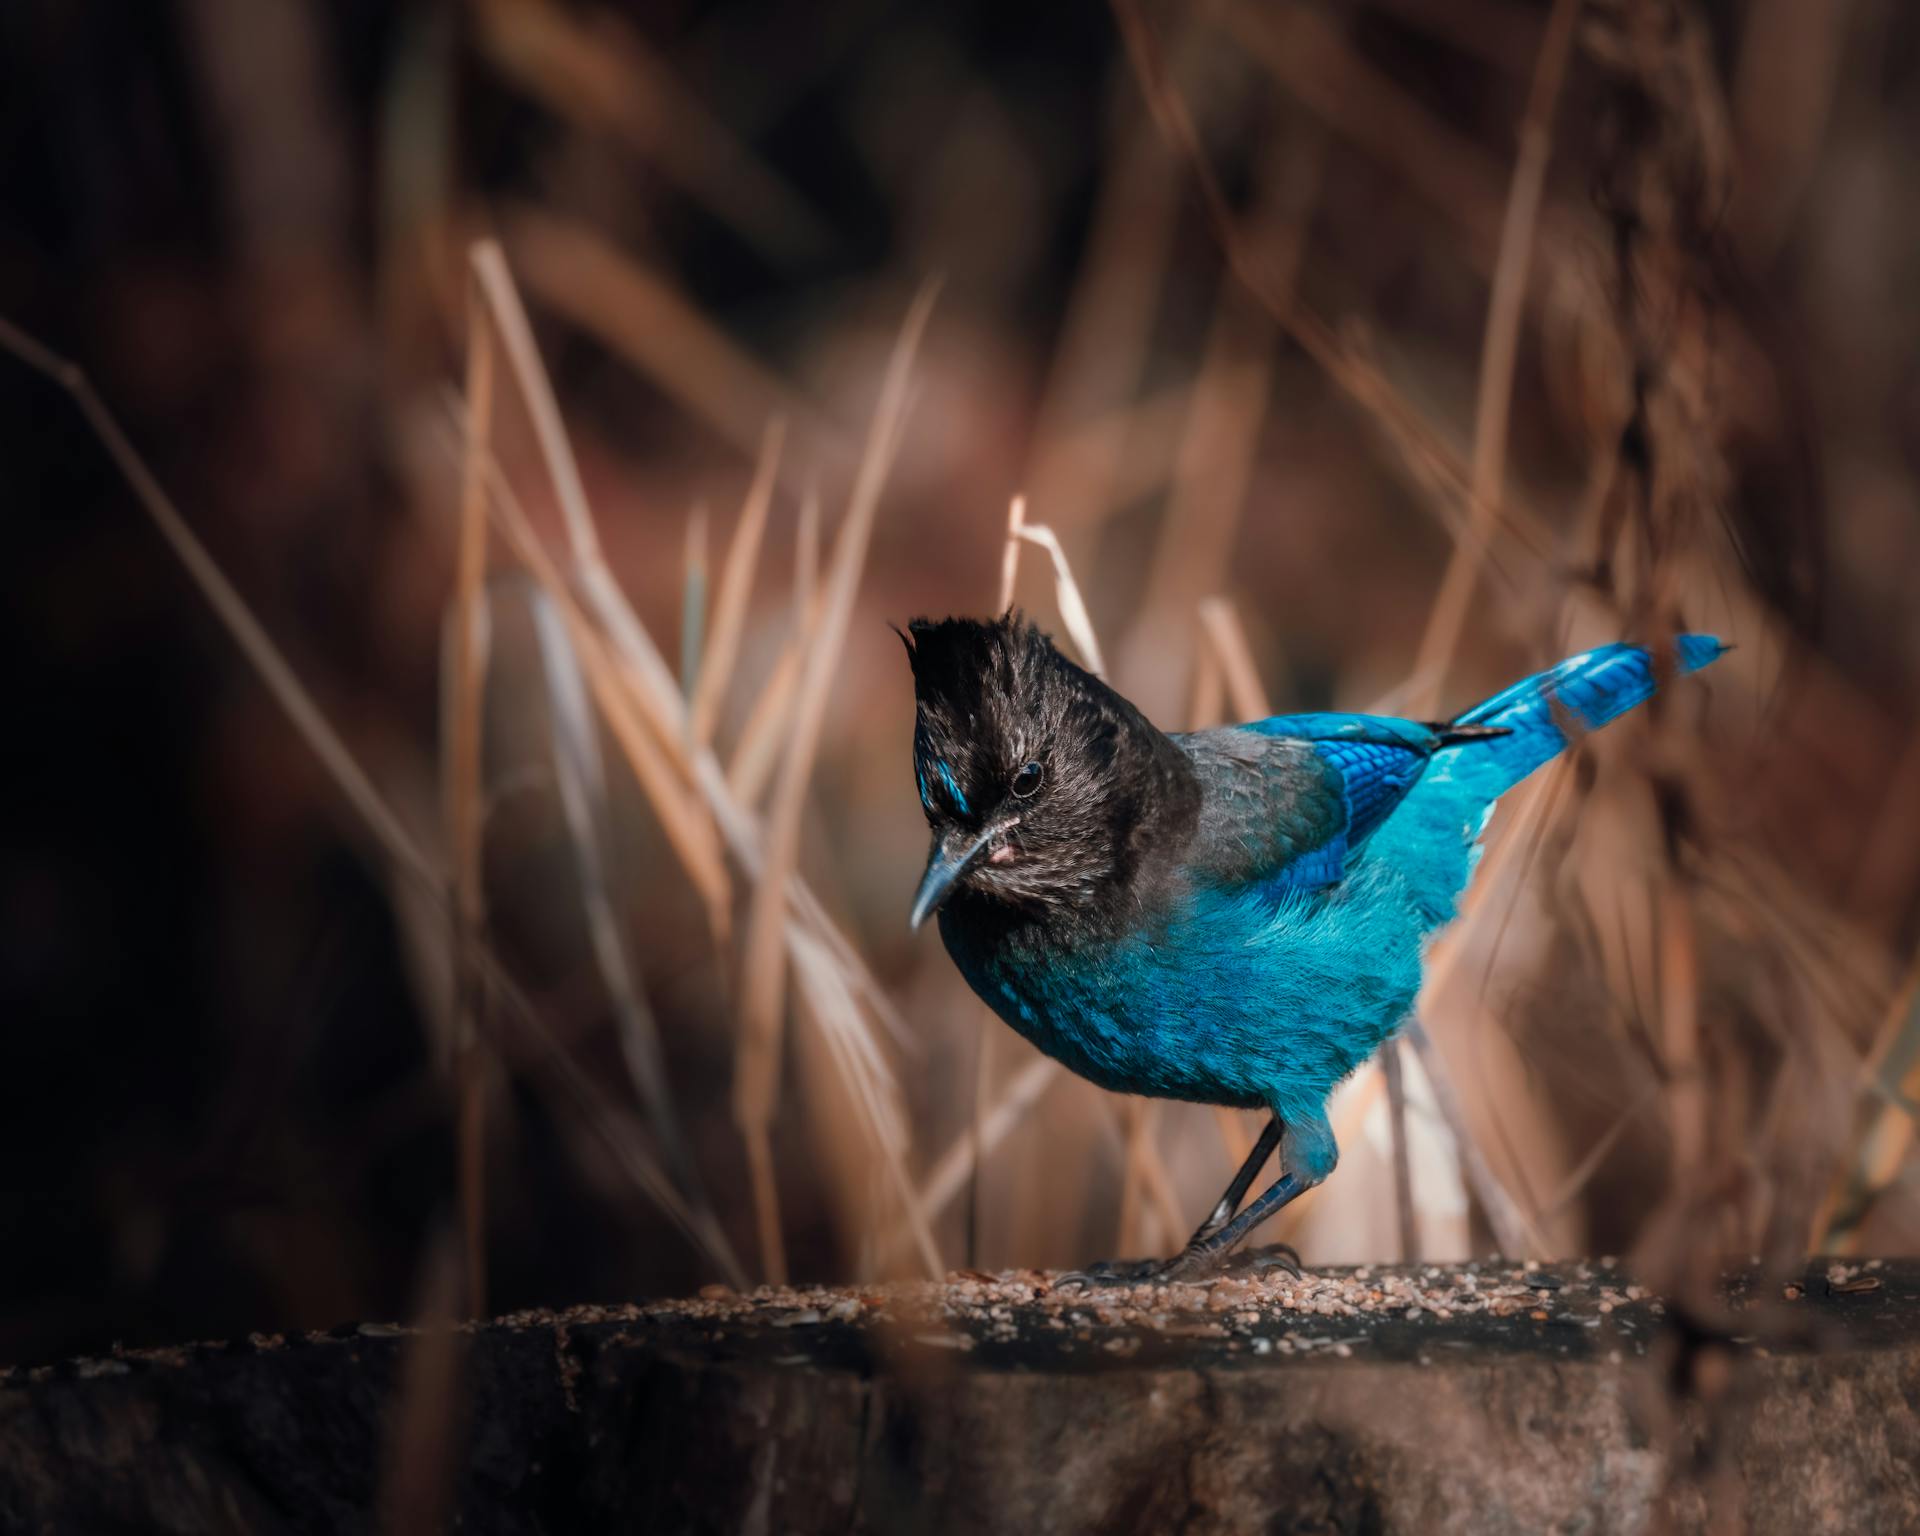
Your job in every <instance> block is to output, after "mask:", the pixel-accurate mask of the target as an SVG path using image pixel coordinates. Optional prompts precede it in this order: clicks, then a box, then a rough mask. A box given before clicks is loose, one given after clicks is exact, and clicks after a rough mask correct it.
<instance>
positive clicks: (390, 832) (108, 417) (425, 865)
mask: <svg viewBox="0 0 1920 1536" xmlns="http://www.w3.org/2000/svg"><path fill="white" fill-rule="evenodd" d="M0 348H3V349H5V350H6V351H8V352H10V353H12V354H13V355H14V356H15V357H18V358H19V359H20V360H21V361H22V362H23V363H25V364H26V365H27V366H28V367H29V368H32V369H33V370H34V371H35V372H37V373H40V374H42V375H44V376H45V377H46V378H47V379H49V380H50V381H51V382H53V383H54V384H56V385H58V386H59V387H60V388H61V389H62V390H63V391H65V392H66V393H67V394H68V395H69V396H70V397H71V398H72V399H73V401H74V404H75V405H76V407H77V408H78V409H79V411H80V413H81V415H82V416H83V417H84V418H85V419H86V421H87V424H88V426H89V427H90V428H91V429H92V430H93V432H94V435H95V436H96V437H97V438H98V439H99V440H100V443H101V446H102V447H103V448H105V449H106V452H107V455H108V457H109V458H111V459H112V460H113V463H114V467H115V468H116V469H117V470H118V471H119V472H120V474H121V476H122V478H124V479H125V480H126V482H127V485H128V487H129V488H130V489H131V490H132V491H133V494H134V499H135V501H136V502H138V504H139V506H140V509H141V510H142V511H143V512H144V513H146V515H147V517H148V519H149V520H150V521H151V522H152V523H153V525H154V527H155V528H156V529H157V530H158V531H159V533H160V536H161V537H162V538H163V539H164V540H165V541H166V543H167V545H168V547H169V548H170V549H171V550H172V551H173V553H174V555H175V557H176V558H177V559H178V560H179V561H180V564H181V566H182V567H183V568H184V569H185V571H186V572H187V575H188V578H189V579H190V580H191V581H192V582H193V584H194V586H195V587H196V589H198V591H199V592H200V594H201V596H202V597H203V598H204V599H205V600H206V603H207V606H208V607H209V608H211V609H212V610H213V613H214V616H215V617H216V618H217V619H218V620H219V621H220V623H221V625H222V627H224V628H225V629H226V631H227V633H228V635H229V636H230V637H231V638H232V639H233V642H234V644H235V645H236V646H237V647H238V648H239V650H240V652H241V654H242V655H243V656H244V657H245V658H246V660H247V662H248V664H249V665H250V666H251V667H252V668H253V669H254V672H255V674H256V675H257V676H258V677H259V678H260V680H261V682H262V683H263V684H264V685H265V686H266V688H267V691H268V692H269V693H270V694H271V695H272V696H273V700H274V702H275V703H276V704H277V705H279V707H280V709H281V711H282V712H283V713H284V714H285V715H286V716H287V719H288V721H289V722H290V723H291V724H292V725H293V727H294V729H295V730H296V731H297V732H298V734H299V735H300V738H301V739H302V740H303V741H304V742H305V743H306V745H307V747H308V749H309V750H310V751H311V752H312V753H313V754H314V756H315V757H316V758H317V759H318V760H319V762H320V764H321V766H322V767H323V768H324V769H325V770H326V772H327V775H328V777H329V778H330V779H332V781H333V783H334V786H335V788H337V789H338V790H339V791H340V793H341V795H342V797H343V798H344V799H345V800H346V801H347V803H348V805H349V806H351V807H352V809H353V811H354V814H355V815H356V816H357V817H358V818H359V820H360V822H361V824H362V825H363V826H364V827H365V828H366V830H367V832H368V833H369V834H370V835H371V836H372V838H373V841H374V843H375V844H376V845H377V846H378V848H379V850H380V852H381V854H382V855H383V856H384V857H385V859H386V861H387V864H388V867H389V868H390V869H392V870H393V871H394V872H395V874H396V875H398V876H399V877H401V879H402V881H403V882H404V883H405V884H406V885H407V887H408V888H410V889H411V890H413V891H415V892H417V893H418V894H419V895H420V896H421V897H423V898H424V899H425V900H426V901H427V902H428V903H429V904H430V905H431V906H432V908H433V909H434V910H436V911H438V912H440V913H443V914H445V917H446V920H447V921H448V922H449V923H451V921H452V910H451V891H452V883H453V882H452V876H451V873H450V872H449V871H447V870H444V869H441V868H440V867H439V866H438V865H437V863H436V861H435V860H433V859H432V858H431V857H429V856H428V854H427V853H426V852H425V851H424V850H423V849H422V848H421V847H420V845H419V844H418V843H417V842H416V841H415V840H414V838H413V836H412V834H411V833H409V832H408V831H407V830H406V828H405V827H404V826H403V825H402V824H401V822H400V819H399V818H398V817H397V816H396V815H395V814H394V812H393V809H392V807H391V806H389V805H388V804H387V801H386V799H385V797H384V796H383V795H381V793H380V792H379V790H377V789H376V788H375V787H374V785H373V781H372V780H371V779H369V778H368V777H367V773H366V770H365V769H364V768H362V767H361V766H360V763H359V761H358V759H356V758H355V757H354V755H353V753H352V751H351V750H350V749H349V748H348V747H347V745H346V743H345V742H344V741H343V740H342V739H341V738H340V735H339V733H338V732H337V731H336V730H334V728H333V725H332V722H330V721H329V720H328V719H327V717H326V716H325V714H324V713H322V711H321V710H320V707H319V705H318V704H317V703H315V701H314V699H313V696H312V695H311V694H310V693H308V692H307V689H306V686H305V685H304V684H303V683H302V682H301V681H300V679H299V677H298V675H297V674H296V673H295V672H294V670H293V668H292V667H291V666H289V665H288V663H287V659H286V657H285V656H284V655H283V654H282V653H281V651H280V648H279V647H278V646H277V645H275V644H274V642H273V640H272V639H271V638H270V637H269V636H268V634H267V632H266V631H265V630H264V629H263V628H262V627H261V625H260V621H259V620H258V619H257V618H256V617H255V616H254V614H253V611H252V610H251V609H250V608H248V607H247V604H246V601H245V599H243V598H242V597H241V596H240V594H239V593H238V592H237V591H236V590H235V589H234V587H233V584H232V583H231V582H230V581H228V580H227V578H226V575H225V573H223V572H222V571H221V570H220V568H219V566H218V565H217V564H216V563H215V562H214V560H213V557H212V556H211V555H209V554H208V553H207V550H206V546H205V545H203V544H202V543H201V542H200V540H199V538H198V537H197V536H196V535H195V534H194V533H193V531H192V529H190V528H189V527H188V526H187V523H186V520H185V519H184V518H182V517H181V515H180V512H179V509H178V508H177V507H176V506H175V505H174V504H173V500H172V498H171V497H169V496H168V495H167V493H166V491H165V489H164V488H163V487H162V486H161V485H160V482H159V481H158V480H156V479H155V478H154V476H153V471H152V470H151V469H150V468H149V467H148V466H147V462H146V460H145V459H144V458H142V457H141V455H140V453H139V451H138V450H137V449H135V448H134V446H133V444H132V443H131V442H129V441H128V439H127V436H126V433H125V432H124V431H122V430H121V427H120V424H119V421H118V420H117V419H116V418H115V417H114V415H113V413H112V412H111V411H109V410H108V409H107V407H106V405H105V404H104V403H103V402H102V401H101V399H100V397H99V395H98V394H97V393H96V392H95V391H94V388H93V386H92V385H91V384H90V383H89V382H88V381H87V378H86V375H85V374H84V373H82V372H81V370H80V369H79V368H78V367H76V366H75V365H74V364H73V363H71V362H69V361H68V360H67V359H65V358H63V357H60V356H58V355H57V354H55V353H53V352H50V351H48V350H47V348H45V347H44V346H42V345H41V344H40V343H39V342H38V341H36V340H34V339H33V338H32V337H31V336H28V335H27V334H26V333H25V332H23V331H21V330H20V329H19V328H18V327H16V326H14V325H13V324H12V323H11V322H9V321H7V320H5V319H0ZM478 963H479V969H480V970H481V972H482V975H483V978H484V980H485V982H486V985H487V986H488V988H489V989H490V990H491V991H492V993H493V995H494V996H495V997H497V998H498V999H499V1000H500V1001H501V1003H502V1004H503V1006H504V1008H505V1011H506V1012H507V1013H508V1015H509V1016H510V1017H512V1018H513V1019H514V1021H515V1022H516V1023H518V1024H519V1025H521V1026H522V1027H523V1028H524V1029H525V1030H526V1032H527V1035H528V1038H529V1039H531V1040H532V1041H533V1042H534V1043H535V1044H537V1045H538V1046H539V1047H540V1048H541V1049H542V1051H543V1052H544V1054H545V1058H546V1061H547V1063H548V1066H549V1068H550V1070H551V1071H552V1074H553V1082H554V1084H555V1086H557V1087H558V1088H559V1089H560V1090H561V1091H562V1092H563V1093H565V1094H566V1095H567V1097H568V1098H569V1100H570V1101H571V1106H572V1108H573V1110H574V1111H575V1112H577V1114H578V1116H579V1117H580V1118H581V1119H582V1120H584V1121H585V1122H586V1123H587V1124H589V1125H591V1126H592V1127H593V1128H594V1129H595V1131H597V1132H598V1133H599V1134H600V1135H601V1136H602V1138H603V1139H604V1140H605V1142H606V1144H607V1146H608V1149H609V1150H610V1151H611V1152H612V1153H613V1154H614V1156H615V1158H616V1159H617V1160H618V1162H619V1163H620V1165H621V1166H622V1168H623V1169H624V1170H625V1171H626V1172H627V1173H628V1175H629V1176H630V1177H631V1178H632V1179H633V1180H634V1182H635V1184H636V1185H637V1186H638V1187H639V1188H640V1189H641V1190H642V1191H644V1192H645V1193H646V1194H647V1195H648V1196H649V1198H651V1199H652V1200H654V1201H655V1203H656V1204H657V1205H658V1206H659V1207H660V1209H661V1210H662V1211H663V1212H664V1213H665V1214H666V1215H667V1216H668V1217H669V1218H670V1219H672V1220H673V1222H674V1223H675V1225H676V1226H678V1227H679V1228H680V1230H681V1231H682V1232H683V1233H685V1234H686V1236H687V1238H688V1240H689V1241H690V1242H692V1243H694V1244H695V1245H696V1246H699V1247H700V1248H701V1250H702V1252H703V1253H704V1254H705V1255H706V1256H707V1257H708V1258H710V1259H711V1260H712V1261H713V1262H714V1264H715V1267H716V1268H718V1269H719V1270H720V1271H721V1272H722V1273H723V1274H725V1275H727V1277H728V1278H729V1279H730V1280H733V1281H734V1282H735V1283H736V1284H738V1283H740V1282H741V1280H742V1278H743V1277H742V1276H741V1274H740V1269H739V1266H738V1265H737V1264H736V1263H734V1262H733V1260H732V1257H731V1255H730V1254H727V1253H725V1252H724V1251H715V1250H714V1249H712V1248H710V1247H708V1246H707V1245H706V1243H705V1241H704V1239H703V1238H702V1237H701V1235H700V1234H699V1233H698V1232H696V1231H695V1230H694V1228H693V1227H692V1226H691V1224H690V1223H689V1222H688V1220H687V1213H686V1210H685V1207H684V1206H683V1205H682V1204H681V1202H680V1200H679V1198H678V1196H677V1195H676V1194H675V1192H674V1190H673V1187H672V1185H671V1183H670V1182H669V1181H668V1180H667V1179H666V1178H665V1176H664V1175H663V1174H661V1172H660V1170H659V1168H658V1167H657V1165H655V1164H654V1163H653V1161H652V1159H651V1158H650V1156H649V1155H648V1154H647V1152H646V1150H645V1148H644V1147H643V1146H641V1145H640V1144H639V1143H638V1142H636V1141H635V1140H634V1138H633V1137H632V1136H630V1135H625V1134H623V1132H622V1128H621V1126H620V1125H619V1123H618V1117H617V1115H616V1114H615V1113H614V1112H613V1111H612V1110H611V1109H610V1107H609V1106H608V1104H607V1102H606V1099H605V1097H604V1095H602V1094H601V1093H600V1092H599V1090H598V1088H597V1087H596V1086H595V1085H594V1084H593V1083H592V1082H591V1081H590V1080H588V1079H587V1078H586V1077H585V1076H584V1075H583V1074H582V1073H581V1072H580V1069H579V1067H578V1066H577V1065H576V1064H575V1063H574V1062H573V1060H572V1059H571V1058H570V1057H569V1056H567V1054H566V1053H565V1051H564V1050H562V1049H561V1048H560V1046H559V1045H558V1044H557V1042H555V1040H554V1039H553V1037H552V1035H551V1033H550V1032H549V1031H548V1030H547V1029H546V1027H545V1025H544V1023H543V1022H542V1021H541V1019H540V1017H539V1015H538V1014H537V1013H535V1012H534V1010H533V1008H532V1006H531V1005H530V1004H529V1003H528V1001H527V999H526V997H525V995H524V994H523V993H522V992H521V991H520V989H519V988H518V987H517V986H516V985H515V984H514V982H513V980H512V978H511V977H510V976H508V975H507V974H506V972H505V970H504V969H503V968H502V967H501V966H500V963H499V962H498V960H496V959H495V958H494V956H493V954H492V952H491V951H490V950H488V949H486V948H484V947H483V948H482V949H481V950H480V952H479V961H478Z"/></svg>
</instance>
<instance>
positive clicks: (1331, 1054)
mask: <svg viewBox="0 0 1920 1536" xmlns="http://www.w3.org/2000/svg"><path fill="white" fill-rule="evenodd" d="M1329 914H1331V915H1329ZM1356 917H1364V918H1365V919H1366V920H1365V921H1360V922H1356V921H1355V919H1356ZM1281 919H1284V920H1281ZM942 931H943V933H946V935H947V947H948V949H949V951H950V952H951V953H952V955H953V958H954V960H955V962H956V964H957V965H958V966H959V968H960V970H961V972H962V974H964V975H965V976H966V978H967V980H968V982H969V983H970V984H971V985H972V986H973V988H974V990H975V991H976V992H978V993H979V994H980V996H981V997H982V998H983V999H985V1001H986V1002H987V1003H988V1005H989V1006H991V1007H992V1008H993V1010H994V1011H995V1012H996V1013H998V1014H999V1015H1000V1017H1001V1018H1002V1019H1004V1020H1005V1021H1006V1022H1007V1023H1008V1024H1009V1025H1011V1026H1012V1027H1013V1028H1014V1029H1016V1030H1018V1031H1019V1032H1020V1033H1021V1034H1022V1035H1025V1036H1026V1037H1027V1039H1029V1040H1031V1041H1032V1042H1033V1043H1034V1044H1035V1045H1036V1046H1038V1047H1039V1048H1040V1049H1041V1050H1043V1051H1045V1052H1046V1053H1047V1054H1048V1055H1050V1056H1052V1057H1054V1058H1056V1059H1057V1060H1059V1061H1060V1062H1062V1063H1064V1064H1065V1065H1066V1066H1068V1067H1070V1068H1071V1069H1072V1070H1073V1071H1075V1072H1077V1073H1079V1074H1080V1075H1081V1076H1082V1077H1085V1078H1088V1079H1090V1080H1092V1081H1093V1082H1095V1083H1098V1084H1100V1085H1101V1086H1102V1087H1105V1088H1109V1089H1112V1090H1114V1091H1116V1092H1120V1093H1139V1094H1147V1095H1151V1096H1154V1097H1160V1098H1174V1099H1187V1100H1194V1101H1198V1102H1201V1103H1211V1104H1229V1105H1236V1106H1241V1107H1246V1108H1259V1107H1269V1108H1273V1109H1277V1110H1279V1111H1280V1112H1281V1113H1282V1114H1283V1115H1285V1114H1286V1113H1287V1112H1288V1110H1289V1109H1290V1108H1295V1109H1317V1108H1318V1106H1319V1104H1320V1103H1321V1102H1323V1101H1324V1099H1325V1096H1326V1094H1327V1093H1328V1092H1329V1091H1330V1090H1331V1089H1332V1088H1333V1087H1334V1085H1335V1084H1337V1083H1338V1082H1339V1081H1340V1080H1341V1079H1342V1078H1344V1077H1345V1076H1347V1074H1348V1073H1350V1072H1351V1071H1353V1069H1354V1068H1355V1067H1357V1066H1358V1065H1359V1064H1360V1063H1361V1062H1363V1061H1365V1060H1366V1059H1367V1057H1368V1056H1370V1055H1371V1054H1372V1053H1373V1051H1374V1050H1375V1049H1376V1048H1377V1047H1378V1045H1379V1044H1380V1042H1381V1041H1382V1040H1384V1039H1385V1038H1386V1037H1387V1036H1388V1035H1389V1034H1391V1033H1392V1031H1393V1030H1394V1028H1395V1027H1396V1026H1397V1025H1398V1024H1399V1023H1400V1021H1401V1020H1402V1019H1403V1018H1404V1017H1405V1016H1406V1015H1407V1013H1408V1011H1409V1010H1410V1009H1411V1007H1412V1005H1413V1001H1414V997H1415V995H1416V994H1417V992H1418V990H1419V980H1420V940H1419V935H1418V931H1417V926H1416V924H1415V923H1414V922H1413V921H1412V920H1411V919H1408V920H1405V921H1402V920H1400V919H1399V918H1398V917H1397V916H1396V915H1395V912H1394V910H1393V909H1392V908H1383V909H1382V910H1381V911H1379V912H1377V913H1371V914H1364V913H1356V912H1355V911H1353V910H1352V909H1351V905H1350V903H1329V902H1327V901H1325V900H1323V899H1319V898H1314V899H1306V900H1300V901H1295V902H1290V903H1287V904H1284V905H1283V909H1281V912H1280V917H1279V918H1276V908H1275V907H1274V905H1273V904H1272V903H1271V902H1270V901H1264V902H1258V903H1239V902H1235V903H1232V904H1228V905H1223V906H1221V907H1219V908H1218V909H1217V910H1214V909H1206V908H1202V909H1199V910H1195V911H1189V912H1183V913H1181V914H1179V915H1178V916H1177V917H1176V918H1175V919H1173V920H1170V921H1166V922H1163V923H1161V924H1159V925H1157V926H1156V927H1155V928H1153V929H1152V930H1150V931H1147V932H1142V933H1138V934H1131V935H1127V936H1124V937H1122V938H1119V939H1116V940H1109V941H1102V942H1098V943H1092V944H1083V945H1081V946H1078V947H1075V948H1072V949H1065V948H1059V947H1053V946H1048V945H1044V944H1023V943H1018V942H1013V943H999V944H995V945H992V946H979V947H976V946H974V945H972V944H970V943H968V942H967V936H966V935H965V934H964V933H948V932H947V930H946V928H945V927H944V926H943V930H942Z"/></svg>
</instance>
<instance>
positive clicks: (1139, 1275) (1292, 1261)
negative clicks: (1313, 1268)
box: [1053, 1243, 1303, 1291]
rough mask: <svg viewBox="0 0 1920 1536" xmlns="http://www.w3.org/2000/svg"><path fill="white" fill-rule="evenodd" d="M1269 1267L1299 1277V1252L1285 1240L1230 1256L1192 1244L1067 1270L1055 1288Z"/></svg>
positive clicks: (1149, 1281)
mask: <svg viewBox="0 0 1920 1536" xmlns="http://www.w3.org/2000/svg"><path fill="white" fill-rule="evenodd" d="M1270 1269H1284V1270H1285V1271H1286V1272H1287V1273H1288V1274H1290V1275H1292V1276H1293V1278H1294V1279H1296V1280H1298V1279H1300V1278H1301V1276H1302V1273H1303V1272H1302V1270H1301V1268H1300V1255H1299V1254H1297V1253H1295V1252H1294V1251H1293V1250H1292V1249H1291V1248H1289V1247H1288V1246H1287V1245H1286V1244H1285V1243H1273V1244H1271V1245H1269V1246H1267V1247H1265V1248H1251V1249H1247V1250H1245V1251H1244V1252H1242V1253H1239V1254H1235V1255H1234V1256H1233V1257H1232V1258H1231V1259H1229V1258H1228V1256H1227V1255H1226V1254H1224V1253H1222V1252H1220V1251H1219V1250H1218V1249H1210V1248H1208V1247H1206V1246H1205V1245H1203V1244H1190V1245H1188V1246H1187V1247H1186V1248H1183V1249H1182V1250H1181V1251H1180V1252H1179V1253H1176V1254H1175V1255H1174V1256H1173V1257H1172V1258H1170V1259H1103V1260H1102V1261H1101V1262H1099V1263H1097V1264H1089V1265H1088V1266H1087V1267H1086V1268H1085V1269H1074V1270H1069V1271H1067V1273H1065V1274H1063V1275H1061V1276H1060V1277H1059V1278H1058V1279H1057V1280H1055V1281H1054V1282H1053V1288H1054V1289H1055V1290H1056V1291H1068V1290H1083V1291H1091V1290H1097V1289H1100V1288H1101V1287H1104V1286H1123V1285H1164V1284H1167V1283H1169V1282H1171V1281H1198V1280H1210V1279H1213V1278H1215V1277H1216V1276H1217V1275H1220V1274H1222V1273H1225V1272H1247V1273H1253V1274H1260V1273H1264V1272H1265V1271H1267V1270H1270Z"/></svg>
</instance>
